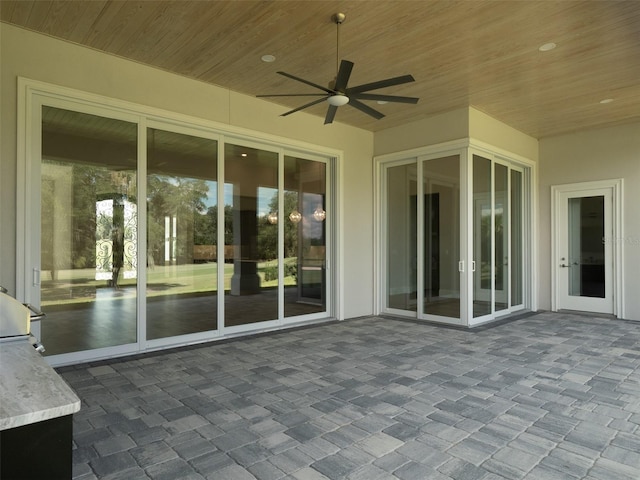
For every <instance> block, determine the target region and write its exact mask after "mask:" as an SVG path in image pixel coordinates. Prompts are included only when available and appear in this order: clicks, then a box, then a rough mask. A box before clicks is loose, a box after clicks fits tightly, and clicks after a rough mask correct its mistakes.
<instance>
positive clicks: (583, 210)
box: [568, 195, 605, 298]
mask: <svg viewBox="0 0 640 480" xmlns="http://www.w3.org/2000/svg"><path fill="white" fill-rule="evenodd" d="M604 231H605V230H604V196H602V195H599V196H594V197H577V198H570V199H569V265H570V268H569V269H568V270H569V295H572V296H581V297H595V298H605V264H604V263H605V250H604V247H605V245H604V241H603V239H604Z"/></svg>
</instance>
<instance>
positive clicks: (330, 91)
mask: <svg viewBox="0 0 640 480" xmlns="http://www.w3.org/2000/svg"><path fill="white" fill-rule="evenodd" d="M278 74H280V75H283V76H285V77H287V78H291V79H292V80H296V81H298V82H302V83H305V84H307V85H310V86H312V87H315V88H319V89H320V90H322V91H323V92H327V93H335V92H334V91H333V90H329V89H328V88H327V87H323V86H322V85H318V84H317V83H313V82H310V81H309V80H305V79H304V78H300V77H296V76H294V75H291V74H290V73H286V72H278Z"/></svg>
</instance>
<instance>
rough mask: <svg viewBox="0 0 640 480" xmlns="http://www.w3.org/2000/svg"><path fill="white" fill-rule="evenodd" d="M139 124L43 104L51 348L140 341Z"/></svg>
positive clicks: (44, 249) (45, 277)
mask: <svg viewBox="0 0 640 480" xmlns="http://www.w3.org/2000/svg"><path fill="white" fill-rule="evenodd" d="M136 143H137V126H136V125H135V124H132V123H129V122H124V121H120V120H114V119H110V118H103V117H98V116H94V115H88V114H84V113H78V112H73V111H68V110H62V109H58V108H53V107H46V106H45V107H43V109H42V163H41V167H40V171H41V185H40V191H41V203H40V207H41V251H40V256H41V270H42V274H41V307H42V310H43V311H45V312H46V313H47V321H46V322H42V325H41V328H42V330H41V336H42V340H43V342H44V343H45V344H46V348H47V350H46V354H47V355H54V354H62V353H69V352H76V351H82V350H90V349H95V348H101V347H109V346H115V345H123V344H128V343H133V342H135V341H136V336H137V335H136V325H137V319H136V284H137V276H138V270H137V233H138V229H137V185H136V168H137V167H136V163H137V148H136Z"/></svg>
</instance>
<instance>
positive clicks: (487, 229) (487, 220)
mask: <svg viewBox="0 0 640 480" xmlns="http://www.w3.org/2000/svg"><path fill="white" fill-rule="evenodd" d="M491 210H492V208H491V160H488V159H486V158H483V157H480V156H478V155H474V156H473V259H474V261H475V272H474V273H473V316H474V317H480V316H482V315H487V314H489V313H491V276H492V275H491V273H492V272H491V254H492V252H491V230H492V225H491Z"/></svg>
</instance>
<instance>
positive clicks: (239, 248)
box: [224, 143, 286, 326]
mask: <svg viewBox="0 0 640 480" xmlns="http://www.w3.org/2000/svg"><path fill="white" fill-rule="evenodd" d="M224 156H225V158H224V171H225V187H224V188H225V189H224V198H225V205H224V212H225V213H224V214H225V246H224V251H225V261H226V262H229V265H228V266H226V265H225V274H224V277H225V297H224V308H225V325H226V326H236V325H246V324H249V323H256V322H263V321H267V320H276V319H277V318H278V274H277V272H278V267H279V264H278V248H277V245H278V242H277V238H278V222H277V221H276V223H272V222H271V221H269V218H268V215H269V213H270V212H274V211H276V210H277V209H276V208H274V203H273V202H274V197H275V198H276V200H275V205H276V206H277V195H276V194H275V193H276V192H277V188H278V154H277V153H275V152H269V151H265V150H258V149H255V148H248V147H243V146H240V145H233V144H229V143H228V144H225V147H224ZM282 217H283V215H279V218H282ZM285 218H286V217H285Z"/></svg>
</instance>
